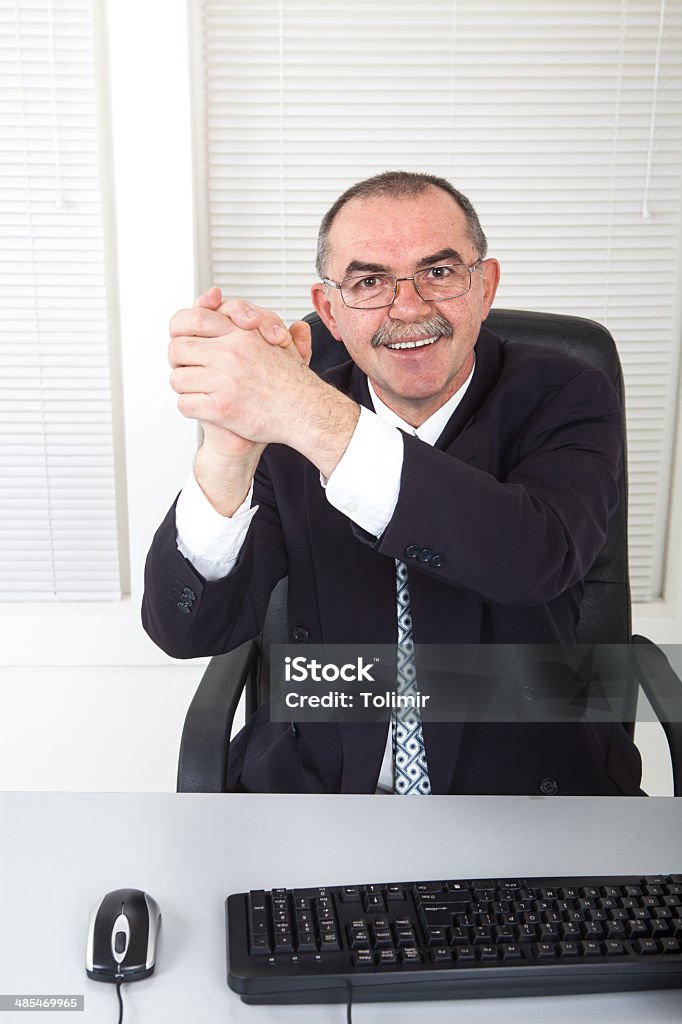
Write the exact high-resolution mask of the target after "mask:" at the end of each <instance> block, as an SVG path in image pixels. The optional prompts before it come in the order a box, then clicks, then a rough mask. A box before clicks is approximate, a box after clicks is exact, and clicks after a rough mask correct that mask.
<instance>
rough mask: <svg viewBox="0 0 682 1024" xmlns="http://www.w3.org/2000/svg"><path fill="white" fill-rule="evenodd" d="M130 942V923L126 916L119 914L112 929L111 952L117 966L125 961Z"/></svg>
mask: <svg viewBox="0 0 682 1024" xmlns="http://www.w3.org/2000/svg"><path fill="white" fill-rule="evenodd" d="M129 942H130V922H129V921H128V918H127V917H126V916H125V914H119V915H118V917H117V918H116V920H115V921H114V926H113V928H112V929H111V952H112V955H113V957H114V960H115V961H116V963H117V964H120V963H122V962H123V961H124V960H125V956H126V953H127V951H128V943H129Z"/></svg>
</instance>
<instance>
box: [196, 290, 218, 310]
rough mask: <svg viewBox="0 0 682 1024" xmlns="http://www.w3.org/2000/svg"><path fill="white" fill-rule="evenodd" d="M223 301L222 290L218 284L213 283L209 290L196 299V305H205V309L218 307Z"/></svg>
mask: <svg viewBox="0 0 682 1024" xmlns="http://www.w3.org/2000/svg"><path fill="white" fill-rule="evenodd" d="M222 301H223V296H222V292H221V291H220V288H218V287H217V286H216V285H211V287H210V288H209V289H207V291H205V292H204V293H203V295H200V296H199V298H198V299H195V301H194V306H195V307H196V306H203V307H204V309H217V308H218V306H219V305H220V303H221V302H222Z"/></svg>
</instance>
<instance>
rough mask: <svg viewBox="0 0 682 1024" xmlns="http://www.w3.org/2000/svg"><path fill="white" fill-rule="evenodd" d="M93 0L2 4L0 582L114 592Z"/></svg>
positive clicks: (12, 594) (80, 592)
mask: <svg viewBox="0 0 682 1024" xmlns="http://www.w3.org/2000/svg"><path fill="white" fill-rule="evenodd" d="M93 13H94V12H93V4H92V3H91V2H90V0H52V2H50V0H18V2H11V0H0V83H1V90H2V91H1V95H0V139H1V140H2V150H3V159H2V169H1V173H0V209H1V211H2V224H3V228H2V240H1V243H0V244H1V249H0V295H1V296H2V302H1V309H0V365H1V369H0V376H1V377H2V390H1V391H0V474H1V475H0V589H1V590H2V600H3V601H58V600H61V601H65V600H71V601H76V600H77V601H90V600H113V599H117V598H119V597H120V594H121V587H120V581H119V552H118V541H117V522H116V508H115V486H114V477H115V473H114V444H113V426H112V400H111V389H110V360H109V349H108V337H107V318H106V295H105V241H104V234H103V213H102V202H103V199H102V195H101V193H100V180H99V178H100V173H99V157H98V121H97V119H98V99H97V88H96V76H95V39H94V28H93Z"/></svg>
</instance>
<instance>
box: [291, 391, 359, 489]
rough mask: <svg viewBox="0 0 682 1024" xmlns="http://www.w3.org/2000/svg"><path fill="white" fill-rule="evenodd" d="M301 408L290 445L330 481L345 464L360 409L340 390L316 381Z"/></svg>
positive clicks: (300, 405)
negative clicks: (340, 466)
mask: <svg viewBox="0 0 682 1024" xmlns="http://www.w3.org/2000/svg"><path fill="white" fill-rule="evenodd" d="M313 388H314V390H313V389H311V393H310V394H308V395H307V396H306V398H307V401H304V402H301V403H300V404H299V406H298V408H299V415H298V416H297V417H296V426H295V431H294V430H292V438H291V440H289V441H288V442H287V443H288V444H289V445H290V446H291V447H293V448H295V449H296V450H297V451H299V452H300V453H301V455H303V456H305V458H307V459H308V460H309V461H310V462H312V463H313V465H315V466H316V467H317V468H318V469H319V471H320V473H321V474H322V475H323V476H324V477H327V478H328V477H330V476H331V475H332V473H333V472H334V470H335V469H336V467H337V465H338V464H339V462H340V461H341V459H342V457H343V455H344V453H345V451H346V449H347V447H348V445H349V444H350V441H351V438H352V437H353V433H354V432H355V428H356V426H357V423H358V420H359V419H360V406H359V405H358V404H357V402H354V401H353V400H352V399H351V398H348V396H347V395H344V394H342V393H341V392H340V391H337V389H336V388H334V387H332V386H331V385H329V384H327V383H325V382H324V381H321V380H319V379H316V380H315V383H314V385H313Z"/></svg>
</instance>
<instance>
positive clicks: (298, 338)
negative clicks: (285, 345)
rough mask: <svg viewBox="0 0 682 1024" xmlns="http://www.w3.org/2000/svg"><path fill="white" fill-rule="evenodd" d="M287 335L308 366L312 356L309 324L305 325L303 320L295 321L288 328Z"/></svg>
mask: <svg viewBox="0 0 682 1024" xmlns="http://www.w3.org/2000/svg"><path fill="white" fill-rule="evenodd" d="M289 334H290V335H291V337H292V339H293V342H294V345H295V346H296V349H297V351H298V354H299V355H300V357H301V359H303V360H304V362H306V363H308V364H309V363H310V359H311V357H312V354H313V344H312V337H311V334H310V324H307V323H306V322H305V320H296V321H295V322H294V323H293V324H292V325H291V327H290V328H289Z"/></svg>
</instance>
